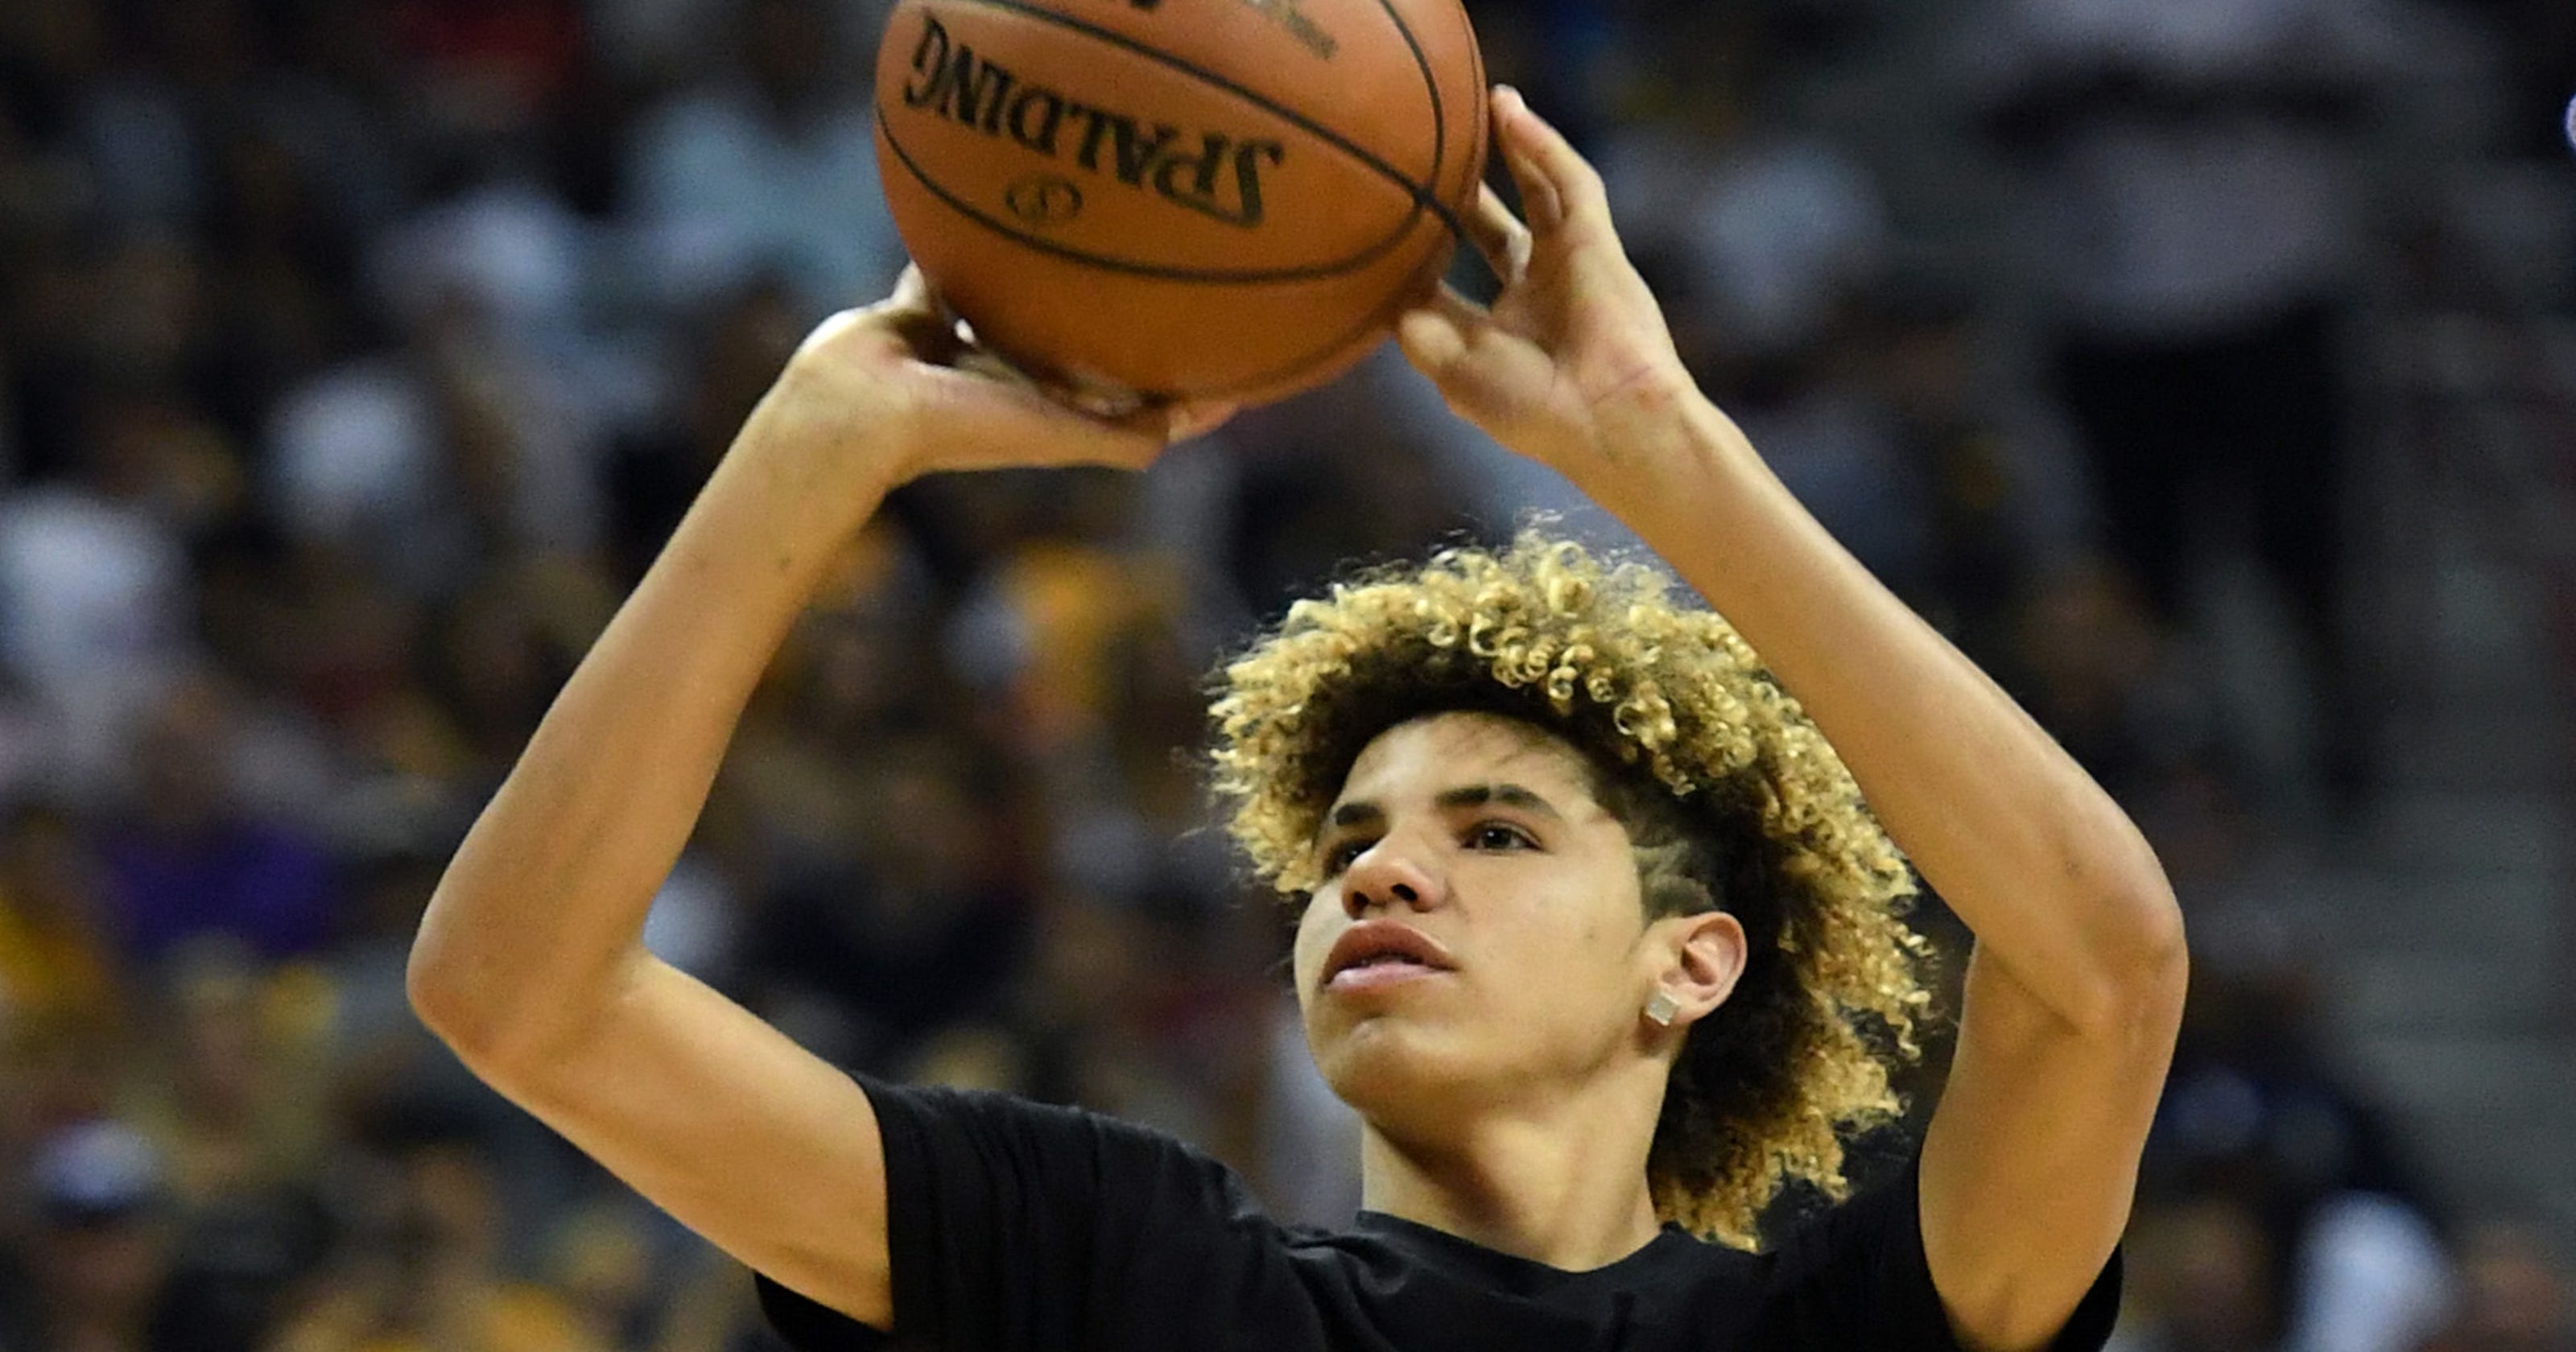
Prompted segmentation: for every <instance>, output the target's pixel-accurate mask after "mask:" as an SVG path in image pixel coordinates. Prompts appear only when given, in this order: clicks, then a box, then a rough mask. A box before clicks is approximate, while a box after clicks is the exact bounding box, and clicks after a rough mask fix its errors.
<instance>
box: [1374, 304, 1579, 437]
mask: <svg viewBox="0 0 2576 1352" xmlns="http://www.w3.org/2000/svg"><path fill="white" fill-rule="evenodd" d="M1395 336H1396V342H1397V344H1398V345H1399V346H1400V347H1402V348H1403V350H1404V357H1405V360H1407V361H1409V362H1411V363H1413V366H1414V368H1415V369H1416V370H1419V371H1420V372H1422V374H1424V375H1425V376H1428V377H1430V378H1431V383H1432V384H1434V385H1436V386H1438V387H1439V388H1440V393H1441V395H1442V397H1443V398H1445V399H1447V400H1448V402H1449V406H1450V407H1451V408H1453V409H1456V410H1457V411H1458V412H1460V413H1462V414H1465V415H1466V416H1467V417H1469V418H1470V419H1473V420H1475V421H1476V422H1477V423H1479V424H1480V425H1483V426H1485V427H1486V429H1487V430H1488V431H1492V430H1494V428H1495V427H1497V426H1499V425H1500V424H1501V423H1502V422H1503V421H1504V420H1505V419H1506V418H1507V417H1508V414H1509V409H1510V408H1511V407H1512V406H1513V405H1514V404H1515V403H1519V402H1525V401H1526V400H1528V399H1529V398H1530V397H1531V396H1532V395H1533V394H1534V393H1535V392H1537V391H1542V390H1545V389H1546V388H1548V386H1549V384H1550V383H1551V382H1552V380H1553V379H1554V368H1553V366H1552V364H1551V363H1550V362H1549V360H1548V357H1547V354H1546V353H1545V352H1543V351H1541V350H1540V349H1539V348H1538V347H1537V345H1535V344H1533V343H1531V342H1530V341H1529V340H1527V339H1525V338H1522V337H1520V336H1519V335H1517V334H1514V333H1511V332H1510V331H1508V330H1506V329H1504V328H1503V327H1502V326H1501V325H1499V324H1496V323H1495V322H1494V319H1493V316H1492V315H1490V314H1488V313H1487V312H1486V310H1485V308H1484V307H1483V306H1481V305H1478V304H1476V303H1475V302H1474V301H1472V300H1469V299H1467V298H1466V297H1465V296H1462V295H1460V294H1459V293H1458V291H1457V290H1456V288H1454V287H1447V286H1444V287H1442V288H1441V289H1440V294H1439V295H1438V296H1436V297H1434V298H1433V300H1432V302H1431V303H1430V304H1428V305H1425V306H1422V307H1421V308H1419V309H1415V310H1411V311H1408V312H1407V313H1406V314H1405V315H1404V316H1403V317H1402V318H1400V319H1398V320H1397V321H1396V326H1395Z"/></svg>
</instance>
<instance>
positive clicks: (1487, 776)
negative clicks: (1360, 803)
mask: <svg viewBox="0 0 2576 1352" xmlns="http://www.w3.org/2000/svg"><path fill="white" fill-rule="evenodd" d="M1494 779H1508V780H1511V781H1512V782H1515V783H1519V784H1522V785H1525V786H1527V787H1528V788H1530V789H1533V790H1535V791H1537V792H1538V793H1540V794H1542V795H1544V796H1546V797H1548V798H1550V799H1554V800H1556V801H1558V802H1559V803H1589V802H1591V801H1592V765H1591V762H1590V761H1588V760H1586V759H1585V757H1584V755H1583V753H1582V752H1580V751H1577V750H1575V749H1574V746H1573V744H1572V743H1569V742H1567V741H1566V740H1565V739H1564V738H1562V737H1559V736H1557V735H1556V734H1555V733H1552V732H1549V731H1547V730H1546V729H1544V728H1541V727H1539V726H1537V725H1536V724H1532V723H1524V722H1521V721H1520V720H1518V719H1515V718H1506V717H1504V716H1502V715H1500V714H1488V713H1469V712H1455V713H1439V714H1426V715H1424V716H1422V717H1420V718H1414V719H1408V720H1406V721H1405V722H1402V723H1398V724H1396V725H1395V726H1393V727H1391V728H1388V729H1387V730H1386V731H1384V732H1381V733H1379V734H1378V735H1377V736H1375V737H1373V738H1371V739H1369V743H1368V745H1366V746H1364V747H1362V748H1360V754H1359V756H1358V758H1357V759H1355V760H1353V761H1352V762H1351V769H1350V773H1349V774H1347V775H1345V776H1343V778H1342V790H1341V793H1340V795H1339V796H1338V797H1337V798H1336V799H1335V801H1336V802H1347V801H1351V800H1353V799H1361V798H1365V799H1371V800H1378V799H1387V798H1401V797H1403V796H1405V795H1406V794H1407V793H1411V794H1414V795H1416V796H1421V795H1426V794H1430V793H1436V792H1438V791H1439V790H1440V789H1441V788H1443V787H1446V786H1448V785H1451V784H1458V783H1471V782H1484V781H1488V780H1494Z"/></svg>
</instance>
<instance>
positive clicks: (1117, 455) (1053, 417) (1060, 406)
mask: <svg viewBox="0 0 2576 1352" xmlns="http://www.w3.org/2000/svg"><path fill="white" fill-rule="evenodd" d="M930 374H931V388H932V390H933V391H934V392H935V397H936V398H937V400H938V404H939V407H938V409H937V410H936V413H935V416H937V417H939V418H941V419H942V420H944V421H945V422H947V424H948V426H949V434H950V435H953V436H955V437H957V438H958V439H959V440H961V441H963V442H967V443H970V444H974V445H978V446H982V447H986V448H989V449H990V452H991V456H992V463H995V464H1033V463H1039V462H1041V461H1042V462H1043V463H1047V464H1057V465H1106V466H1111V467H1114V468H1120V469H1142V468H1144V467H1145V465H1147V464H1148V463H1150V462H1151V461H1152V460H1153V458H1154V457H1155V456H1156V455H1157V454H1159V453H1161V451H1162V449H1163V447H1164V445H1165V444H1166V431H1167V428H1166V426H1165V425H1164V424H1162V423H1160V422H1157V423H1156V424H1154V425H1151V426H1148V427H1131V426H1128V425H1126V423H1125V421H1124V420H1120V421H1111V420H1109V419H1105V418H1099V417H1095V416H1093V415H1091V414H1088V413H1084V412H1082V411H1081V410H1079V409H1075V408H1072V407H1069V406H1067V405H1066V404H1065V403H1063V402H1062V401H1061V400H1059V399H1057V398H1056V397H1054V396H1053V395H1050V394H1049V393H1048V392H1046V391H1045V390H1043V389H1041V388H1039V387H1038V386H1037V385H1035V384H1032V383H1029V382H1027V381H1026V380H1025V379H1022V380H1018V381H1009V382H1005V381H997V380H994V379H992V378H991V377H989V376H984V375H978V374H974V373H971V372H967V371H960V370H942V371H937V372H934V373H930ZM1035 451H1042V452H1043V453H1042V455H1033V454H1032V452H1035Z"/></svg>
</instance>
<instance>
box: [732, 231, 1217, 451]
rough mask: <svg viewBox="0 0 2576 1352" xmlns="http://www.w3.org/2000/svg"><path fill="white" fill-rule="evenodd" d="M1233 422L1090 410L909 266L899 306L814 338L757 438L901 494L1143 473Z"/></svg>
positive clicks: (793, 364)
mask: <svg viewBox="0 0 2576 1352" xmlns="http://www.w3.org/2000/svg"><path fill="white" fill-rule="evenodd" d="M1233 412H1234V407H1233V406H1232V405H1230V404H1221V403H1177V404H1154V405H1149V406H1147V407H1145V408H1141V409H1138V410H1135V411H1133V412H1129V413H1125V414H1123V415H1119V416H1114V417H1113V416H1104V415H1102V414H1099V413H1094V412H1088V411H1085V410H1083V409H1081V408H1078V407H1076V406H1075V404H1074V402H1073V401H1072V400H1071V399H1070V398H1069V397H1067V396H1065V395H1062V394H1059V393H1056V392H1051V391H1049V390H1047V389H1045V388H1043V387H1041V386H1039V385H1038V384H1036V383H1035V382H1033V381H1031V380H1030V379H1028V378H1027V377H1026V376H1023V375H1021V374H1020V373H1018V372H1017V371H1014V370H1013V369H1012V368H1011V367H1010V366H1009V365H1008V364H1006V363H1004V362H1003V361H1002V360H1000V359H999V358H997V357H995V356H994V355H993V354H992V353H991V352H989V351H987V350H985V349H984V348H982V347H979V346H977V345H976V344H975V343H974V342H972V341H971V340H970V339H969V338H968V337H966V336H965V335H964V334H963V333H962V332H961V331H960V329H959V326H958V323H957V320H956V317H955V316H953V315H952V314H950V313H949V312H948V311H947V309H946V308H945V307H943V306H942V305H941V304H940V303H939V299H938V297H937V296H936V295H934V294H933V293H932V292H931V289H930V286H929V284H928V283H927V282H926V281H925V280H924V279H923V278H922V276H921V272H920V270H919V269H918V268H913V267H907V268H905V269H904V271H903V276H902V278H901V279H900V280H898V281H897V282H896V283H895V288H894V294H892V295H891V296H888V297H887V298H886V299H885V300H883V301H880V302H878V303H877V304H875V305H871V306H868V307H866V308H864V309H857V310H844V311H842V312H840V313H839V314H836V315H833V316H832V317H831V318H829V319H826V320H824V321H823V322H822V323H821V324H820V325H819V326H817V327H816V328H815V330H814V331H813V332H812V333H811V334H809V335H807V336H806V339H805V341H804V342H803V343H802V344H801V345H799V346H798V348H797V349H796V354H795V355H794V356H793V357H791V358H789V359H788V362H787V369H786V370H785V371H783V372H781V373H780V375H779V377H778V381H777V383H776V384H774V385H772V386H771V387H770V390H769V393H768V394H767V395H766V396H765V397H763V398H762V400H761V402H760V406H759V408H758V409H756V410H755V411H754V412H753V414H752V416H751V420H750V422H749V423H748V424H746V425H745V427H744V429H743V431H744V435H745V437H746V438H756V439H758V440H759V441H760V442H762V443H765V444H769V445H772V446H782V445H783V446H785V447H787V448H789V449H790V450H792V451H794V452H795V453H798V454H813V455H820V456H824V457H829V458H831V459H833V460H836V461H839V462H840V463H842V464H843V465H845V466H846V467H847V468H848V469H849V470H850V472H851V473H852V474H854V475H856V476H859V477H860V478H862V479H865V480H872V481H873V482H874V486H876V487H878V488H888V487H892V486H894V485H895V484H899V483H903V482H906V481H909V480H911V479H915V478H918V477H920V476H921V475H924V474H930V473H935V472H938V471H941V470H975V469H1002V468H1012V467H1053V466H1068V465H1106V466H1111V467H1114V468H1119V469H1142V468H1144V467H1145V466H1146V465H1147V464H1149V463H1151V462H1152V461H1153V459H1154V457H1155V456H1157V455H1160V454H1161V453H1162V451H1163V449H1164V448H1165V447H1167V446H1170V445H1171V444H1172V443H1173V442H1176V441H1181V440H1184V439H1186V438H1189V437H1194V436H1197V435H1199V434H1200V433H1202V432H1206V431H1208V430H1210V429H1212V428H1214V427H1216V426H1217V425H1218V424H1219V423H1222V422H1224V421H1225V420H1226V419H1227V418H1228V417H1230V416H1232V414H1233Z"/></svg>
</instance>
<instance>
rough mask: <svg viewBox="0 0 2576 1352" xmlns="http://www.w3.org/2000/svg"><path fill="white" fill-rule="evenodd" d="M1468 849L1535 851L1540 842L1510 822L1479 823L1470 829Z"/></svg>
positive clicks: (1468, 832)
mask: <svg viewBox="0 0 2576 1352" xmlns="http://www.w3.org/2000/svg"><path fill="white" fill-rule="evenodd" d="M1467 848H1468V849H1471V850H1497V851H1500V850H1535V849H1537V848H1538V841H1537V840H1536V839H1534V838H1532V837H1531V835H1530V833H1529V832H1527V831H1524V830H1522V829H1520V828H1519V827H1517V826H1514V825H1511V824H1510V823H1508V822H1478V823H1476V824H1475V825H1474V826H1472V827H1470V828H1468V831H1467Z"/></svg>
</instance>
